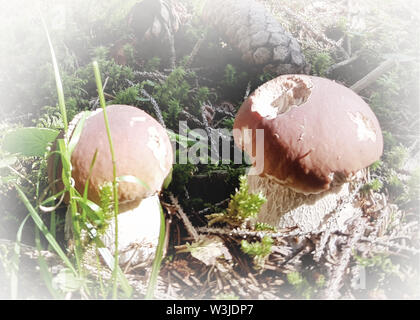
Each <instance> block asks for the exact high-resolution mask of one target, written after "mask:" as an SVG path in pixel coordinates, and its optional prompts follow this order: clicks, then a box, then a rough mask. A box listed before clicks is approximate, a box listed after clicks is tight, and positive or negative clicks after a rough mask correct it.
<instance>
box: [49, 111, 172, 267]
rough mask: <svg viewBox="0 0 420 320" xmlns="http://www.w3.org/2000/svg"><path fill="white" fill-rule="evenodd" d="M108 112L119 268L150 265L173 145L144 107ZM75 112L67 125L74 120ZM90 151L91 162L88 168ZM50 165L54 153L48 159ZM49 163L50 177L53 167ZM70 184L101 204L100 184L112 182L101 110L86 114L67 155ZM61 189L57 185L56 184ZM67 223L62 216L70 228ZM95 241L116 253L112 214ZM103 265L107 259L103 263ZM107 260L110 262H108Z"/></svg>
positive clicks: (158, 230) (157, 232)
mask: <svg viewBox="0 0 420 320" xmlns="http://www.w3.org/2000/svg"><path fill="white" fill-rule="evenodd" d="M106 111H107V115H108V119H109V125H110V130H111V134H112V139H113V145H114V152H115V157H116V159H115V160H116V170H117V177H119V178H120V179H119V182H118V202H119V214H118V252H119V263H120V265H121V266H124V267H127V266H133V267H134V266H136V267H138V266H148V265H150V264H151V263H152V261H153V259H154V256H155V252H156V248H157V244H158V238H159V232H160V222H161V221H160V219H161V213H160V202H159V197H158V194H159V192H160V191H161V188H162V185H163V183H164V180H165V178H166V177H167V176H168V174H169V173H170V170H171V167H172V161H173V153H172V146H171V143H170V140H169V137H168V136H167V133H166V130H165V129H164V128H163V127H162V126H161V125H160V124H159V123H158V122H157V121H156V120H155V119H153V118H152V117H151V116H149V115H148V114H147V113H145V112H144V111H142V110H140V109H138V108H136V107H132V106H126V105H112V106H108V107H107V109H106ZM79 118H80V117H79V116H76V117H75V119H74V121H72V123H71V126H72V127H74V126H75V125H76V123H77V122H78V121H79ZM95 152H96V153H97V156H96V160H95V162H94V164H93V167H92V159H93V158H94V155H95ZM49 162H50V164H52V162H53V157H51V158H50V159H49ZM50 164H49V167H50V168H49V175H50V177H51V176H52V170H51V169H52V168H53V166H52V165H50ZM71 164H72V178H73V179H74V184H75V185H74V186H75V188H76V189H77V191H78V192H79V193H80V194H83V192H84V189H85V186H86V184H88V199H89V200H90V201H92V202H94V203H96V204H98V205H100V203H101V188H102V187H103V186H105V185H106V184H109V183H110V182H111V181H112V180H113V170H112V168H113V164H112V160H111V154H110V150H109V141H108V138H107V134H106V128H105V124H104V121H103V114H102V110H101V109H98V110H97V111H95V112H93V113H92V114H90V115H89V116H88V117H87V119H86V120H85V123H84V126H83V130H82V133H81V135H80V138H79V140H78V142H77V145H76V147H75V149H74V151H73V153H72V156H71ZM58 187H60V186H58ZM69 226H71V221H69V219H66V227H67V229H69ZM100 239H101V240H102V242H103V243H104V245H105V247H106V248H107V249H108V250H109V251H110V252H111V253H112V254H113V253H114V252H115V248H114V247H115V221H114V218H112V219H111V220H110V221H109V225H108V226H107V228H106V230H105V231H104V233H103V234H101V235H100ZM107 263H108V262H107ZM108 264H109V263H108Z"/></svg>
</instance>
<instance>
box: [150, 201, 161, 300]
mask: <svg viewBox="0 0 420 320" xmlns="http://www.w3.org/2000/svg"><path fill="white" fill-rule="evenodd" d="M164 243H165V215H164V214H163V210H162V206H160V232H159V242H158V246H157V248H156V254H155V259H154V260H153V266H152V273H151V275H150V280H149V284H148V286H147V291H146V297H145V298H146V299H153V298H154V295H155V289H156V284H157V277H158V275H159V270H160V265H161V263H162V258H163V249H164Z"/></svg>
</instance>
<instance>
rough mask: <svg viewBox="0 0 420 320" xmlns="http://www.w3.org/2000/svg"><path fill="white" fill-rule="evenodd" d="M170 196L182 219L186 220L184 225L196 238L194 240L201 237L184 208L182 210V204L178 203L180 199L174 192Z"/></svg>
mask: <svg viewBox="0 0 420 320" xmlns="http://www.w3.org/2000/svg"><path fill="white" fill-rule="evenodd" d="M169 198H170V199H171V202H172V204H173V205H174V206H175V208H176V209H177V212H178V214H179V216H180V217H181V219H182V221H183V222H184V225H185V227H186V229H187V231H188V233H189V234H190V235H191V236H192V237H193V238H194V241H197V240H198V239H199V237H200V236H199V234H198V232H197V231H196V230H195V228H194V227H193V225H192V223H191V221H190V220H189V219H188V217H187V215H186V214H185V212H184V210H182V208H181V206H180V205H179V203H178V199H177V198H175V197H174V195H173V194H172V193H170V194H169Z"/></svg>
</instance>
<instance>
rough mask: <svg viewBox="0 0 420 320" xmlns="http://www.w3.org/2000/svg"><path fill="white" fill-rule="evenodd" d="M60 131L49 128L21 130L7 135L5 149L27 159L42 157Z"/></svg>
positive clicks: (4, 142) (4, 143) (4, 141)
mask: <svg viewBox="0 0 420 320" xmlns="http://www.w3.org/2000/svg"><path fill="white" fill-rule="evenodd" d="M58 133H59V132H58V131H57V130H53V129H47V128H33V127H30V128H19V129H15V130H13V131H11V132H9V133H7V134H6V136H5V137H4V140H3V146H2V147H3V149H4V150H5V151H8V152H10V153H15V154H16V153H18V154H21V155H23V156H27V157H42V156H43V155H44V154H45V151H46V150H47V146H48V144H49V143H51V142H53V141H54V140H55V139H56V138H57V136H58Z"/></svg>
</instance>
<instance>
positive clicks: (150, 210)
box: [66, 194, 161, 267]
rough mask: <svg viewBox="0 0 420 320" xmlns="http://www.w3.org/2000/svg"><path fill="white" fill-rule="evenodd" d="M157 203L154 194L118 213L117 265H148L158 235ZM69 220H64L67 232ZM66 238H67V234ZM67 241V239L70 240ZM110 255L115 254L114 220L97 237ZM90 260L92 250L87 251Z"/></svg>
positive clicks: (158, 207)
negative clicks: (129, 208) (135, 205)
mask: <svg viewBox="0 0 420 320" xmlns="http://www.w3.org/2000/svg"><path fill="white" fill-rule="evenodd" d="M160 219H161V218H160V201H159V196H158V195H157V194H155V195H153V196H150V197H148V198H145V199H143V200H142V201H141V202H140V204H139V205H138V206H137V207H135V208H133V209H131V210H127V211H125V212H121V213H119V214H118V253H119V255H118V261H119V264H120V266H124V267H127V266H132V267H138V266H141V267H143V266H150V265H151V263H152V262H153V259H154V257H155V253H156V248H157V245H158V241H159V232H160ZM69 223H70V224H71V220H69V219H66V229H68V228H69V229H71V228H72V227H71V225H69ZM67 237H68V235H67ZM70 239H71V238H68V239H67V240H70ZM100 240H101V241H102V242H103V244H104V245H105V248H107V249H108V250H109V251H110V253H111V255H114V252H115V220H114V218H112V219H111V221H110V223H109V225H108V226H107V228H106V230H105V233H104V234H103V235H101V236H100ZM87 252H91V254H89V253H87V256H86V258H85V262H87V263H89V261H90V260H92V261H95V260H93V259H90V258H89V256H92V257H94V255H95V250H91V249H88V250H87Z"/></svg>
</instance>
